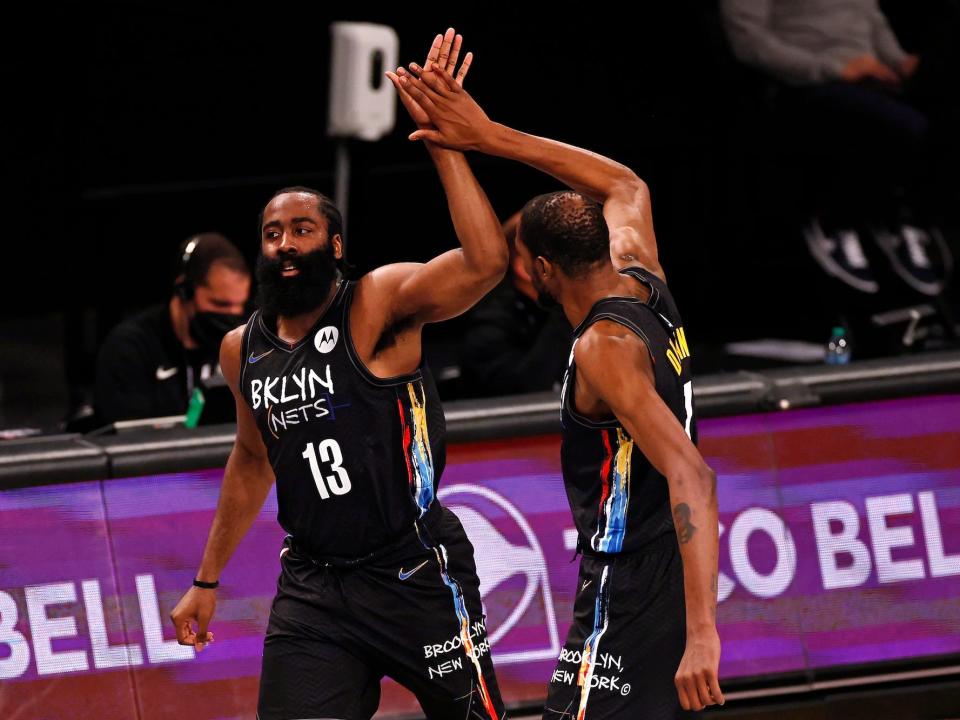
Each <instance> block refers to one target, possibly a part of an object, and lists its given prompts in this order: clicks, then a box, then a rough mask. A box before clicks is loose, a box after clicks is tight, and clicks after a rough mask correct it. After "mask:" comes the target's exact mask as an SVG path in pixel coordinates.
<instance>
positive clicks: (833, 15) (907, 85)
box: [720, 0, 956, 295]
mask: <svg viewBox="0 0 960 720" xmlns="http://www.w3.org/2000/svg"><path fill="white" fill-rule="evenodd" d="M720 9H721V15H722V19H723V23H724V27H725V29H726V33H727V37H728V39H729V41H730V45H731V48H732V49H733V52H734V54H735V55H736V57H737V58H738V59H739V60H740V61H741V62H743V63H744V64H746V65H748V66H751V67H753V68H755V69H757V70H760V71H762V72H764V73H765V74H767V75H768V76H769V77H771V78H772V79H774V80H775V81H776V83H777V92H776V96H775V97H776V106H777V111H778V113H779V114H780V115H781V116H782V117H783V118H784V119H785V120H786V121H787V123H789V125H788V127H789V128H790V129H789V130H788V131H787V132H786V133H785V135H789V137H788V138H787V142H790V143H799V144H801V145H803V146H804V147H805V148H806V147H808V148H809V150H810V153H809V155H808V156H809V157H810V158H811V159H812V161H811V162H812V164H813V165H814V168H813V169H812V171H811V173H812V174H813V175H815V177H810V178H809V179H808V181H807V182H806V183H805V184H806V188H807V193H808V194H809V197H808V198H806V204H807V206H808V207H807V212H808V214H809V216H812V218H811V219H810V220H809V222H808V223H807V226H806V228H805V231H804V235H805V237H806V241H807V244H808V246H809V249H810V251H811V254H812V255H813V257H814V259H815V260H817V262H819V263H820V265H821V266H822V267H823V268H824V269H825V270H826V271H827V272H828V273H829V274H831V275H833V276H834V277H837V278H838V279H840V280H842V281H844V282H846V283H847V284H848V285H850V286H851V287H854V288H856V289H858V290H860V291H862V292H867V293H876V292H877V291H878V290H879V284H878V282H877V280H876V278H875V276H874V274H873V272H872V270H871V267H870V263H869V260H868V258H869V254H868V253H865V252H864V247H863V246H862V244H861V241H860V234H861V230H862V229H867V230H868V231H869V234H870V235H872V236H873V238H874V240H875V241H876V243H877V245H878V247H879V249H880V250H882V251H883V253H884V254H886V255H887V256H888V258H889V261H890V263H891V266H892V269H893V270H894V271H895V272H896V274H897V275H898V276H899V277H900V278H901V279H902V280H903V281H905V282H906V283H907V284H908V285H909V286H910V287H912V288H913V289H914V290H916V291H917V292H920V293H923V294H925V295H938V294H939V293H940V292H941V291H942V290H943V288H944V280H945V278H944V275H945V274H946V268H949V266H950V264H951V258H950V255H949V252H950V251H949V249H948V248H947V246H946V243H945V242H944V240H943V237H942V234H941V233H940V231H939V230H938V229H937V225H938V224H939V223H940V222H942V221H943V215H944V207H946V205H945V203H944V202H939V205H940V206H941V207H936V205H937V204H938V203H937V202H936V201H935V200H934V198H935V196H937V195H939V194H942V193H940V192H939V191H937V192H934V189H935V188H934V186H937V185H943V184H944V179H945V178H946V175H944V174H943V173H942V172H939V171H938V170H935V168H934V165H935V162H934V157H935V155H937V154H938V151H937V150H934V149H933V147H932V141H933V140H934V138H935V137H936V135H937V133H934V132H933V131H932V127H933V126H934V125H937V124H938V122H939V123H942V125H943V126H944V127H946V126H947V125H951V124H952V122H944V120H945V119H946V118H948V117H950V116H951V114H952V112H948V113H946V114H944V113H943V112H941V109H942V108H948V107H950V106H954V107H955V97H954V98H953V99H952V100H951V99H950V98H949V97H947V96H949V95H950V93H949V92H947V91H946V89H945V88H941V89H940V91H939V93H940V95H941V96H942V97H941V100H942V101H938V103H935V104H932V103H931V102H930V101H929V97H928V96H929V93H925V94H924V93H920V92H918V87H920V85H924V86H925V87H929V86H930V82H929V81H927V82H926V83H921V84H920V85H918V75H919V76H922V75H924V73H927V74H928V77H929V73H930V70H929V69H928V68H926V69H925V68H924V66H925V65H928V64H930V65H934V63H928V62H927V61H926V60H925V61H924V62H923V63H921V61H920V58H919V56H917V55H914V54H911V53H908V52H906V51H905V50H904V49H903V48H902V47H901V45H900V42H899V41H898V40H897V37H896V36H895V35H894V33H893V31H892V30H891V29H890V25H889V23H888V22H887V19H886V17H885V16H884V14H883V12H882V11H881V10H880V7H879V5H878V3H877V0H804V1H802V2H798V1H797V0H721V2H720ZM934 54H936V53H934ZM919 79H920V80H922V78H919ZM937 84H939V83H937ZM955 94H956V93H955V92H954V93H953V95H954V96H955ZM934 105H937V107H934ZM949 134H950V135H955V134H956V133H955V128H954V129H952V130H950V131H949ZM937 142H938V143H939V141H937ZM805 154H806V153H805ZM951 172H952V171H951ZM950 182H952V181H950Z"/></svg>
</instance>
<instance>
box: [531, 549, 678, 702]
mask: <svg viewBox="0 0 960 720" xmlns="http://www.w3.org/2000/svg"><path fill="white" fill-rule="evenodd" d="M685 645H686V611H685V605H684V595H683V565H682V561H681V558H680V549H679V547H678V545H677V539H676V537H675V536H674V535H673V534H672V533H670V534H667V535H663V536H661V537H659V538H657V539H656V540H654V541H652V542H651V543H649V544H648V545H646V546H644V547H643V548H641V549H640V550H639V551H637V552H636V553H631V554H629V555H621V556H605V557H599V556H598V557H594V556H590V557H588V556H584V557H583V558H582V559H581V561H580V574H579V579H578V586H577V596H576V600H575V601H574V619H573V625H572V626H571V627H570V632H569V633H568V635H567V641H566V643H565V644H564V648H563V650H561V652H560V657H559V659H558V661H557V665H556V669H555V670H554V673H553V676H552V677H551V679H550V687H549V690H548V695H547V702H546V704H545V706H544V712H543V718H544V720H628V719H629V720H636V719H637V718H643V720H667V719H668V718H669V719H671V720H672V719H673V718H686V717H692V713H688V712H686V711H684V710H683V709H682V708H681V707H680V700H679V697H678V695H677V689H676V686H675V685H674V676H675V675H676V672H677V668H678V667H679V666H680V660H681V658H682V657H683V651H684V647H685Z"/></svg>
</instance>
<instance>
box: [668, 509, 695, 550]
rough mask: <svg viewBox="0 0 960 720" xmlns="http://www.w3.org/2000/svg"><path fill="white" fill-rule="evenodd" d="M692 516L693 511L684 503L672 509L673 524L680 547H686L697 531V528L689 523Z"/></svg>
mask: <svg viewBox="0 0 960 720" xmlns="http://www.w3.org/2000/svg"><path fill="white" fill-rule="evenodd" d="M692 514H693V511H692V510H691V509H690V506H689V505H687V504H686V503H680V504H679V505H677V506H675V507H674V508H673V523H674V525H675V526H676V530H677V538H678V539H679V540H680V544H681V545H686V544H687V543H688V542H690V541H691V540H693V534H694V533H695V532H696V531H697V526H696V525H694V524H693V523H692V522H691V521H690V516H691V515H692Z"/></svg>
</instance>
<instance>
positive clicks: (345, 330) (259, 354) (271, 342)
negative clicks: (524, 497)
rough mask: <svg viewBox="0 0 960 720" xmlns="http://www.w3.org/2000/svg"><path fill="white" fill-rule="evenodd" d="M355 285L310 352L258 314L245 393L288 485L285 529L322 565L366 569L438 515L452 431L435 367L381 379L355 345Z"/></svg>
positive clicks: (315, 334) (282, 506)
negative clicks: (376, 555) (343, 562)
mask: <svg viewBox="0 0 960 720" xmlns="http://www.w3.org/2000/svg"><path fill="white" fill-rule="evenodd" d="M354 288H355V283H351V282H348V281H342V282H341V286H340V288H339V290H338V291H337V293H336V296H335V297H334V300H333V302H332V303H331V305H330V308H329V309H328V310H327V311H326V312H325V313H324V314H323V316H322V317H320V318H319V319H318V320H317V322H316V324H315V325H314V326H313V327H312V328H311V330H310V331H309V332H308V333H307V334H306V335H305V336H304V337H303V339H302V340H300V342H298V343H296V344H293V345H290V344H288V343H286V342H284V341H283V340H281V339H280V338H279V337H277V335H276V320H275V318H274V319H271V318H267V317H264V315H263V313H262V311H260V310H258V311H257V312H255V313H254V314H253V316H252V317H251V318H250V321H249V322H248V323H247V327H246V329H245V331H244V335H243V345H242V353H243V357H242V365H241V372H240V386H241V390H242V393H243V397H244V399H245V400H246V402H247V403H248V404H249V406H250V408H251V410H252V411H253V415H254V417H255V418H256V421H257V427H258V428H259V430H260V435H261V436H262V437H263V442H264V444H265V445H266V447H267V453H268V455H269V458H270V464H271V466H272V467H273V471H274V474H275V475H276V479H277V504H278V514H277V520H278V521H279V523H280V525H281V526H282V527H283V529H284V530H286V531H287V532H288V533H289V534H290V535H292V536H293V537H294V540H295V541H296V543H297V545H298V546H299V547H301V548H303V550H304V551H306V552H308V553H311V554H314V555H317V556H332V557H336V558H346V559H352V558H360V557H363V556H366V555H368V554H370V553H371V552H375V551H377V550H378V549H381V548H383V547H384V546H385V545H389V544H390V543H392V542H394V541H397V540H398V539H399V538H401V537H402V536H404V535H406V534H408V533H410V532H412V531H413V527H414V523H415V521H416V520H418V519H419V518H421V517H423V516H424V515H425V514H426V512H427V510H428V509H430V508H431V506H432V505H435V504H436V502H435V500H434V498H435V495H436V490H437V483H438V481H439V479H440V474H441V473H442V472H443V466H444V462H445V459H446V455H445V453H446V446H445V442H444V436H445V425H444V417H443V410H442V408H441V407H440V401H439V397H438V395H437V390H436V385H435V384H434V382H433V379H432V377H431V376H430V374H429V373H428V372H427V370H426V368H425V367H423V366H421V368H420V369H419V370H417V371H416V372H415V373H412V374H410V375H404V376H398V377H393V378H390V379H380V378H377V377H375V376H374V375H373V374H372V373H371V372H370V371H369V370H368V369H367V368H366V366H365V365H364V364H363V362H362V361H361V360H360V358H359V356H358V355H357V351H356V349H355V348H354V346H353V341H352V339H351V337H350V322H349V317H350V312H349V311H350V303H351V299H352V296H353V291H354Z"/></svg>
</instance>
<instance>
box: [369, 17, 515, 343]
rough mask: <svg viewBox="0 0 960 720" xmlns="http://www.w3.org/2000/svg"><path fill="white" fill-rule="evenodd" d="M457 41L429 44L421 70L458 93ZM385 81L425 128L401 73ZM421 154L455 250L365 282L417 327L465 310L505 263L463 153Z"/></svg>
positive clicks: (499, 236) (492, 217) (489, 211)
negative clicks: (431, 69) (429, 69)
mask: <svg viewBox="0 0 960 720" xmlns="http://www.w3.org/2000/svg"><path fill="white" fill-rule="evenodd" d="M461 40H462V39H461V37H460V36H459V35H456V34H455V33H454V31H453V29H452V28H451V29H449V30H447V32H446V34H445V35H443V36H439V35H438V36H437V38H436V39H435V40H434V43H433V46H432V47H431V48H430V54H429V56H428V58H427V65H435V64H437V63H440V64H442V65H443V67H444V68H445V69H447V70H448V71H449V73H450V74H451V82H453V83H454V84H456V85H457V86H458V87H460V86H461V84H462V83H463V79H464V77H465V76H466V73H467V69H468V68H469V66H470V63H471V61H472V58H473V56H472V54H471V53H468V54H467V56H466V58H465V59H464V62H463V65H462V66H461V68H460V71H459V73H458V74H457V77H456V79H453V77H452V73H453V72H454V71H455V69H456V65H457V60H458V56H459V53H460V45H461ZM414 67H417V68H419V66H414ZM387 76H388V77H389V78H390V80H391V82H393V84H394V86H395V87H396V88H397V91H398V93H399V95H400V100H401V102H402V103H403V105H404V107H406V108H407V111H408V112H409V113H410V115H411V117H412V118H413V120H414V122H416V123H417V125H418V127H420V128H421V129H424V128H429V127H431V126H430V125H429V118H428V117H427V116H426V115H425V113H424V112H423V110H422V108H421V107H420V106H419V105H418V104H417V103H416V101H414V100H413V99H412V98H411V96H410V95H409V94H408V93H407V92H406V90H405V89H404V87H403V85H402V84H401V81H402V80H403V79H405V78H407V77H410V76H409V75H408V74H407V73H406V72H405V71H404V70H403V69H402V68H397V73H387ZM427 150H428V152H429V153H430V158H431V159H432V160H433V163H434V166H435V167H436V169H437V174H438V175H439V176H440V182H441V184H442V185H443V190H444V192H445V193H446V196H447V205H448V207H449V210H450V218H451V220H452V221H453V227H454V230H455V231H456V233H457V238H458V239H459V240H460V247H459V248H457V249H455V250H450V251H449V252H446V253H443V254H442V255H439V256H438V257H436V258H434V259H433V260H431V261H429V262H427V263H425V264H416V263H403V264H398V265H390V266H386V267H383V268H380V269H379V270H377V271H375V272H374V273H371V276H373V277H371V278H370V280H371V282H372V283H376V284H377V285H378V286H379V287H380V288H381V289H383V290H384V291H387V292H389V295H390V300H391V306H392V309H393V313H392V314H393V316H394V317H395V318H410V319H412V321H413V323H414V324H417V325H420V324H423V323H428V322H437V321H439V320H445V319H447V318H450V317H454V316H456V315H459V314H461V313H462V312H464V311H466V310H467V309H469V308H470V307H471V306H473V305H474V304H475V303H476V302H477V301H478V300H479V299H480V298H481V297H483V296H484V295H485V294H486V293H487V292H489V291H490V290H491V289H492V288H493V287H494V286H495V285H496V284H497V283H498V282H499V281H500V280H501V279H502V278H503V275H504V273H505V272H506V268H507V259H508V253H507V245H506V241H505V240H504V237H503V232H502V231H501V229H500V222H499V220H498V219H497V216H496V214H495V213H494V211H493V208H492V207H491V206H490V201H489V200H488V199H487V196H486V194H485V193H484V191H483V188H481V187H480V183H478V182H477V179H476V178H475V177H474V175H473V172H472V171H471V170H470V166H469V164H468V163H467V160H466V158H465V157H464V156H463V153H462V152H459V151H456V150H450V149H446V148H443V147H441V146H439V145H436V144H433V143H427Z"/></svg>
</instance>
